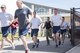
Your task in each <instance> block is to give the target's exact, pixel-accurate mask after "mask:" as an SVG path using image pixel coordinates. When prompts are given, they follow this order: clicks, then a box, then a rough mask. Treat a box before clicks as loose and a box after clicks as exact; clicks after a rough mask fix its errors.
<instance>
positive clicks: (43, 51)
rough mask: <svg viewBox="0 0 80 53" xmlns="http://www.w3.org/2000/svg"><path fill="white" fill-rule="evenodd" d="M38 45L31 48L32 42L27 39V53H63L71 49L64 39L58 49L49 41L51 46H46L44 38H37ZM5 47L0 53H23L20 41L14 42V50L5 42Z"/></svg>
mask: <svg viewBox="0 0 80 53" xmlns="http://www.w3.org/2000/svg"><path fill="white" fill-rule="evenodd" d="M39 39H40V45H39V48H34V49H33V48H32V44H33V43H32V40H31V39H28V45H29V48H30V52H29V53H65V52H66V51H68V50H69V49H71V48H72V46H71V45H70V42H69V39H67V38H66V40H65V43H64V45H60V46H59V47H58V48H56V47H55V42H53V41H52V40H50V43H51V45H50V46H46V41H45V38H44V37H39ZM5 44H6V45H7V46H5V48H4V50H2V51H0V53H25V52H24V47H23V44H22V41H21V40H20V41H18V40H15V45H16V49H15V50H12V48H11V46H9V44H8V43H7V42H5Z"/></svg>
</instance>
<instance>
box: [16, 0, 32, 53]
mask: <svg viewBox="0 0 80 53" xmlns="http://www.w3.org/2000/svg"><path fill="white" fill-rule="evenodd" d="M22 4H23V2H22V0H17V1H16V5H17V7H18V9H17V10H16V11H15V21H18V25H19V37H20V38H21V40H22V42H23V45H24V47H25V53H28V51H29V48H28V44H27V39H26V37H25V35H27V32H28V29H27V25H28V24H29V23H28V21H27V20H28V18H29V14H31V12H30V10H29V9H28V8H26V7H23V5H22Z"/></svg>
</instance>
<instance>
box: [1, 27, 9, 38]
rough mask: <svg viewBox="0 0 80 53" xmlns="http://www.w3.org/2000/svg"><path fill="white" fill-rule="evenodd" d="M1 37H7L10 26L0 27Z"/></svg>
mask: <svg viewBox="0 0 80 53" xmlns="http://www.w3.org/2000/svg"><path fill="white" fill-rule="evenodd" d="M1 31H2V37H7V36H8V34H9V33H10V26H6V27H1Z"/></svg>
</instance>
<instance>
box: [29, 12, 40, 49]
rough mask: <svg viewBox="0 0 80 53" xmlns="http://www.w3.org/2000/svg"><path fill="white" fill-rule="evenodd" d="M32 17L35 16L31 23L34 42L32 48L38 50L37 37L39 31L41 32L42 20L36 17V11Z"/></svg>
mask: <svg viewBox="0 0 80 53" xmlns="http://www.w3.org/2000/svg"><path fill="white" fill-rule="evenodd" d="M32 15H33V18H32V19H31V21H30V26H31V37H32V40H33V42H34V44H33V46H32V48H34V47H36V48H38V45H39V39H37V37H38V31H39V26H40V24H41V20H40V19H39V18H38V17H36V12H35V11H34V12H33V13H32Z"/></svg>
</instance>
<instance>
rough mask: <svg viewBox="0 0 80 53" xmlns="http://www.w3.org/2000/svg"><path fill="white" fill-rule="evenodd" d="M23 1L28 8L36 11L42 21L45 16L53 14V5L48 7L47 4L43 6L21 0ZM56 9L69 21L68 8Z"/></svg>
mask: <svg viewBox="0 0 80 53" xmlns="http://www.w3.org/2000/svg"><path fill="white" fill-rule="evenodd" d="M23 3H24V4H25V5H26V6H28V7H29V8H30V9H32V10H35V11H36V13H37V14H38V15H39V16H40V17H41V19H42V20H43V21H44V20H45V19H46V17H51V16H52V15H53V11H54V8H55V7H49V6H44V5H40V4H34V3H29V2H26V1H23ZM57 9H58V14H60V15H62V16H65V17H66V20H67V21H70V18H69V16H70V15H69V13H70V11H69V10H65V9H59V8H57Z"/></svg>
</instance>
